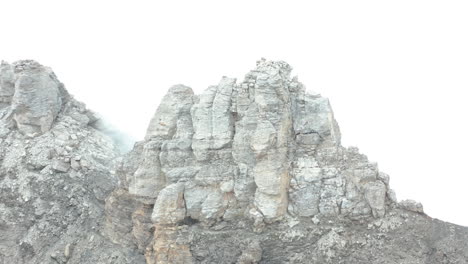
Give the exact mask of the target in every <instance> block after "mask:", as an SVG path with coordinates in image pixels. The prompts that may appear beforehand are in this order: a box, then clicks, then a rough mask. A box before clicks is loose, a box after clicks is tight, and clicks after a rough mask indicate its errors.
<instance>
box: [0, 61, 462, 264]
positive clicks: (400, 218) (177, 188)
mask: <svg viewBox="0 0 468 264" xmlns="http://www.w3.org/2000/svg"><path fill="white" fill-rule="evenodd" d="M290 73H291V67H290V66H289V65H288V64H287V63H285V62H281V61H280V62H273V61H266V60H261V61H259V62H258V63H257V67H256V68H255V69H254V70H252V71H250V72H249V73H248V74H247V75H246V76H245V79H244V80H243V81H241V82H237V81H236V80H235V79H232V78H227V77H223V78H222V79H221V81H220V82H219V83H218V84H217V85H214V86H211V87H209V88H208V89H207V90H206V91H205V92H203V93H202V94H200V95H195V94H194V93H193V91H192V89H191V88H189V87H187V86H184V85H175V86H173V87H171V88H170V89H169V91H168V93H167V95H166V96H165V97H164V98H163V101H162V103H161V104H160V106H159V107H158V109H157V111H156V113H155V115H154V117H153V118H152V120H151V121H150V124H149V126H148V130H147V134H146V137H145V139H144V140H143V141H141V142H137V143H136V144H135V145H134V147H133V149H132V150H131V151H129V152H128V153H126V154H125V155H121V154H120V153H119V151H118V148H117V146H116V144H115V140H113V138H112V136H113V135H114V136H115V131H114V130H113V129H111V128H109V127H108V126H107V124H106V123H105V122H102V121H101V120H99V118H98V117H97V116H96V114H94V113H93V112H91V111H89V110H87V109H86V107H85V106H84V104H82V103H79V102H78V101H76V100H75V99H74V98H73V97H72V96H70V95H69V94H68V93H67V91H66V90H65V88H64V86H63V85H62V84H61V83H60V82H59V81H58V79H57V77H56V76H55V74H54V73H53V72H52V71H51V70H50V69H49V68H47V67H44V66H42V65H40V64H38V63H37V62H34V61H19V62H15V63H13V64H8V63H5V62H4V63H2V64H1V66H0V232H1V233H0V234H1V238H2V239H0V263H171V264H172V263H239V264H241V263H242V264H247V263H388V264H390V263H466V262H468V250H467V249H468V229H467V228H463V227H460V226H455V225H452V224H448V223H444V222H441V221H438V220H434V219H431V218H430V217H428V216H426V215H425V214H424V212H423V207H422V205H421V204H419V203H417V202H414V201H411V200H406V201H401V202H398V201H397V199H396V197H395V192H393V191H392V190H391V189H390V185H389V184H390V183H389V177H388V175H386V174H385V173H383V172H381V171H379V169H378V166H377V164H375V163H372V162H369V161H368V159H367V157H366V156H365V155H363V154H360V153H359V151H358V149H357V148H353V147H350V148H345V147H343V146H341V144H340V138H341V136H340V131H339V127H338V125H337V122H336V121H335V118H334V115H333V111H332V108H331V106H330V103H329V101H328V99H326V98H324V97H322V96H320V95H319V94H315V93H308V92H306V89H305V87H304V85H302V84H301V83H300V82H299V81H298V79H297V78H296V77H294V78H291V76H290Z"/></svg>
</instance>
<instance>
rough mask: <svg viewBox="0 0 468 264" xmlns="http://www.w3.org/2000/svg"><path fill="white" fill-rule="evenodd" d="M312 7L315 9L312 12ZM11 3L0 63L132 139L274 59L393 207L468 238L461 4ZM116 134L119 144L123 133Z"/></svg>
mask: <svg viewBox="0 0 468 264" xmlns="http://www.w3.org/2000/svg"><path fill="white" fill-rule="evenodd" d="M311 2H312V3H311ZM127 3H128V4H122V2H119V1H76V2H73V3H71V2H69V1H9V2H8V3H7V2H3V3H2V4H1V7H0V8H1V10H2V11H1V13H0V23H1V25H2V26H1V35H0V59H3V60H6V61H9V62H13V61H15V60H19V59H34V60H37V61H39V62H40V63H41V64H44V65H47V66H50V67H52V68H53V70H54V71H55V73H56V74H57V76H58V78H59V79H60V80H61V81H62V82H63V83H64V84H65V86H66V87H67V89H68V91H69V92H70V93H72V94H73V95H74V96H75V97H76V98H77V99H78V100H80V101H83V102H85V103H86V104H87V105H88V107H89V108H91V109H93V110H94V111H96V112H98V113H100V114H101V115H102V116H104V117H105V118H106V120H107V121H108V122H109V123H112V124H114V126H116V127H117V128H119V129H120V130H122V133H123V134H128V135H129V137H128V138H127V139H125V140H126V142H127V143H128V141H132V140H139V139H142V138H143V136H144V134H145V131H146V126H147V125H148V123H149V121H150V118H151V117H152V115H153V114H154V112H155V110H156V108H157V106H158V104H159V102H160V100H161V99H162V97H163V95H164V94H165V92H166V90H167V89H168V88H169V87H170V86H171V85H173V84H178V83H182V84H185V85H188V86H190V87H192V88H193V89H194V90H195V91H196V92H197V93H200V92H202V91H203V90H204V89H205V88H207V87H208V86H209V85H212V84H216V83H217V82H218V81H219V80H220V79H221V77H222V76H223V75H226V76H230V77H237V78H238V79H242V78H243V76H244V74H245V73H247V72H248V71H249V70H250V69H252V68H254V67H255V62H256V60H258V59H260V58H261V57H265V58H267V59H269V60H284V61H286V62H288V63H289V64H291V66H292V67H293V68H294V71H293V75H298V77H299V80H300V81H301V82H303V83H304V84H305V85H306V87H307V88H308V89H309V90H313V91H316V92H318V93H321V94H322V95H323V96H326V97H329V98H330V101H331V104H332V106H333V109H334V111H335V116H336V119H337V121H338V122H339V124H340V127H341V132H342V134H343V137H342V138H343V144H344V145H345V146H358V147H359V149H360V150H361V152H363V153H365V154H367V155H368V157H369V159H370V160H372V161H376V162H378V163H379V167H380V170H382V171H384V172H386V173H388V174H390V177H391V187H392V188H393V189H395V190H396V193H397V197H398V198H399V199H406V198H410V199H414V200H417V201H421V202H422V203H423V205H424V207H425V211H426V212H427V213H428V214H429V215H430V216H432V217H436V218H439V219H442V220H445V221H450V222H454V223H457V224H461V225H465V226H468V211H467V210H466V202H467V201H468V195H467V186H468V172H467V171H468V170H467V169H466V159H467V154H466V152H467V150H468V136H467V135H468V125H467V122H466V114H467V113H468V104H467V102H466V101H467V89H468V78H467V74H468V49H467V48H466V47H468V34H467V32H468V16H467V15H466V14H467V13H468V3H466V1H437V2H436V1H386V2H385V3H383V2H382V1H320V2H319V1H281V2H280V1H230V2H227V1H159V2H158V3H152V1H127ZM119 135H121V134H119Z"/></svg>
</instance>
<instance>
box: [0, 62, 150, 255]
mask: <svg viewBox="0 0 468 264" xmlns="http://www.w3.org/2000/svg"><path fill="white" fill-rule="evenodd" d="M0 99H1V102H2V103H1V108H0V117H1V120H0V237H1V239H0V263H132V262H133V261H138V259H140V260H142V259H143V258H142V257H141V256H138V255H134V254H133V253H132V251H131V250H130V249H125V248H122V247H119V246H117V245H115V244H112V243H111V242H110V241H109V240H108V239H107V238H104V237H103V235H102V233H101V231H100V230H101V229H102V228H101V227H102V226H103V224H104V222H105V221H104V205H105V199H106V198H107V196H109V194H110V192H111V191H112V190H113V189H114V188H115V187H116V186H117V181H118V180H117V178H116V176H115V175H114V174H113V173H112V167H113V163H114V162H113V160H114V159H115V158H116V157H117V156H118V154H119V153H118V151H117V149H116V147H115V145H114V143H113V141H112V140H111V138H110V137H109V136H107V135H105V134H104V133H102V132H100V131H98V130H96V129H95V128H94V127H93V124H94V122H96V117H95V115H94V114H93V113H92V112H90V111H89V110H87V109H86V107H85V106H84V104H82V103H79V102H78V101H76V100H74V99H73V98H72V97H71V96H69V95H68V93H67V92H66V90H65V88H64V87H63V85H62V84H61V83H60V82H59V81H58V80H57V78H56V77H55V75H54V73H53V72H52V71H51V70H50V69H49V68H47V67H44V66H42V65H40V64H39V63H37V62H34V61H18V62H15V63H13V64H11V65H10V64H7V63H5V62H3V63H2V65H1V69H0ZM134 209H135V208H132V210H134ZM98 248H99V251H96V249H98ZM132 254H133V255H132Z"/></svg>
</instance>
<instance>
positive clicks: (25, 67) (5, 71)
mask: <svg viewBox="0 0 468 264" xmlns="http://www.w3.org/2000/svg"><path fill="white" fill-rule="evenodd" d="M68 97H69V96H68V93H67V92H66V90H65V89H64V87H63V84H62V83H60V82H59V81H58V80H57V77H56V76H55V74H54V73H53V71H52V70H51V69H50V68H48V67H44V66H42V65H41V64H39V63H37V62H35V61H32V60H22V61H17V62H15V63H13V64H11V65H10V64H8V63H6V62H2V64H1V66H0V101H1V105H0V107H1V108H9V109H8V111H4V112H5V114H4V116H3V119H4V120H7V121H10V122H12V125H14V126H16V127H17V128H18V130H19V131H21V132H22V133H23V134H25V135H29V136H35V135H38V134H42V133H44V132H46V131H49V130H50V128H51V127H52V124H53V122H54V120H55V118H56V117H57V115H58V113H59V112H60V111H61V109H62V107H63V105H64V104H65V103H66V101H67V100H68Z"/></svg>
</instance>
